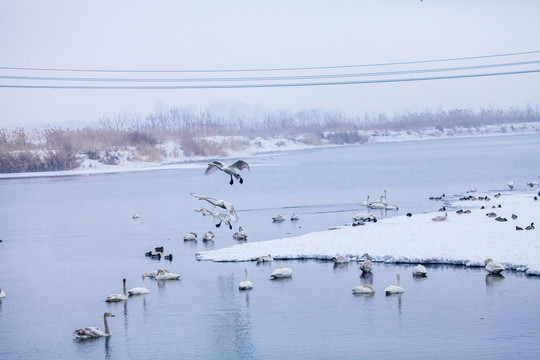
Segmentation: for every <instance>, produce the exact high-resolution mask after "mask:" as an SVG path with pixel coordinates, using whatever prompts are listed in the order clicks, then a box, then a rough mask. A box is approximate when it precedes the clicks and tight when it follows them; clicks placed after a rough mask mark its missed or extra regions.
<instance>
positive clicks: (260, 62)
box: [0, 0, 540, 128]
mask: <svg viewBox="0 0 540 360" xmlns="http://www.w3.org/2000/svg"><path fill="white" fill-rule="evenodd" d="M539 18H540V2H538V1H535V0H531V1H527V0H524V1H510V0H508V1H503V0H491V1H487V0H486V1H477V0H454V1H444V0H424V1H420V0H417V1H415V0H401V1H379V0H377V1H376V0H360V1H285V0H274V1H267V0H261V1H242V0H231V1H182V0H177V1H169V0H167V1H165V0H156V1H139V0H130V1H101V0H96V1H68V0H66V1H58V0H52V1H42V0H18V1H8V0H0V128H14V127H24V128H40V127H51V126H67V127H70V126H71V127H73V126H77V125H80V124H92V123H97V122H98V121H99V119H100V118H104V117H105V118H106V117H109V118H112V117H115V116H118V115H122V116H124V115H127V116H136V115H139V116H143V117H145V116H147V115H148V114H150V113H152V112H155V111H168V110H169V109H172V108H176V107H190V108H191V109H205V108H211V109H215V110H216V111H244V112H251V113H256V114H262V113H264V112H265V111H279V110H283V109H285V110H289V111H297V110H302V109H318V110H323V111H331V112H341V113H344V114H347V115H353V116H354V115H358V116H363V115H364V114H379V113H384V114H388V115H390V116H392V115H393V114H400V113H403V112H423V111H439V110H448V109H454V108H468V109H473V110H478V109H480V108H498V109H508V108H510V107H519V108H525V107H527V106H532V107H536V106H538V105H540V86H539V84H540V73H539V72H532V73H524V74H512V75H505V76H503V75H498V76H489V77H488V76H482V77H467V78H454V79H438V80H429V81H400V82H378V83H356V84H336V85H324V86H275V87H248V88H227V87H226V88H203V89H201V88H190V89H181V88H180V89H179V88H176V89H152V88H145V89H118V88H117V89H110V88H109V89H103V88H102V89H95V88H94V89H74V88H63V89H62V88H28V87H27V86H36V85H37V86H43V85H45V86H51V87H57V86H74V85H75V86H88V87H96V86H100V87H110V86H116V87H118V86H124V87H125V86H127V87H130V86H143V87H163V86H185V85H195V86H201V85H205V86H208V85H210V86H215V85H218V86H223V85H226V86H230V85H231V84H233V85H239V84H241V85H245V84H252V85H253V84H256V85H258V86H259V85H268V84H273V85H279V84H281V85H283V84H287V85H290V84H296V85H298V84H300V83H306V82H308V83H323V82H347V81H349V82H350V81H353V82H354V81H357V82H358V81H360V82H362V81H367V80H369V81H372V80H385V81H387V80H389V79H393V80H395V79H410V78H419V77H439V76H455V75H464V74H467V75H471V74H485V73H500V72H515V71H523V70H540V64H539V63H529V64H518V65H512V66H509V65H508V64H509V63H515V62H531V61H533V62H534V61H540V52H537V53H530V54H522V55H513V56H502V57H501V56H499V57H489V58H479V59H469V60H453V61H443V62H423V63H415V64H396V65H378V66H356V67H341V68H339V67H338V66H350V65H367V64H368V65H373V64H387V63H403V62H418V61H426V60H435V59H455V58H463V57H479V56H486V55H500V54H510V53H521V52H531V51H540V21H538V19H539ZM493 64H504V66H498V67H490V68H474V69H468V70H454V71H444V72H440V71H437V72H435V71H434V72H429V73H415V72H411V71H413V70H428V69H443V68H446V69H448V68H455V67H464V66H484V65H493ZM314 67H323V68H322V69H298V68H314ZM14 68H25V69H14ZM28 68H32V69H64V70H76V69H77V70H115V72H111V71H109V72H97V71H93V72H89V71H52V70H29V69H28ZM285 68H286V69H289V70H279V71H277V70H273V71H269V70H264V71H253V70H255V69H285ZM291 68H293V69H291ZM118 70H122V71H124V72H116V71H118ZM126 70H129V71H126ZM149 70H151V71H154V72H142V71H149ZM172 70H174V71H176V72H163V71H172ZM194 70H198V71H199V70H251V71H221V72H215V71H214V72H208V71H206V72H193V71H194ZM156 71H160V72H156ZM186 71H191V72H186ZM380 72H401V74H394V75H381V74H380ZM407 72H409V73H407ZM366 73H379V74H375V75H369V76H368V75H366ZM344 74H348V75H347V76H344ZM350 74H356V75H355V76H351V75H350ZM329 75H331V76H333V77H332V78H324V77H321V76H329ZM29 76H30V77H49V78H50V77H55V78H58V77H60V78H62V79H61V80H52V79H47V80H43V79H40V80H38V79H27V78H26V79H25V78H24V77H29ZM290 76H318V78H317V77H316V78H313V79H284V77H290ZM9 77H16V78H9ZM231 77H233V78H242V80H238V81H234V82H233V81H230V80H227V81H223V80H220V81H216V80H212V81H210V80H208V78H221V79H223V78H231ZM253 77H257V79H253ZM261 77H280V79H278V80H261V79H260V78H261ZM73 78H78V79H79V80H78V81H73ZM81 78H100V79H103V80H101V81H95V80H94V81H82V80H80V79H81ZM143 78H144V79H154V81H146V82H140V79H143ZM193 78H198V79H201V78H203V79H205V80H202V81H201V80H197V81H194V80H191V81H189V82H188V81H186V79H193ZM111 79H115V80H114V81H113V80H111ZM118 79H121V80H122V81H118ZM156 79H159V80H160V81H159V82H158V81H155V80H156ZM171 79H177V80H175V81H171ZM178 79H180V80H178ZM21 85H22V86H23V87H9V86H21Z"/></svg>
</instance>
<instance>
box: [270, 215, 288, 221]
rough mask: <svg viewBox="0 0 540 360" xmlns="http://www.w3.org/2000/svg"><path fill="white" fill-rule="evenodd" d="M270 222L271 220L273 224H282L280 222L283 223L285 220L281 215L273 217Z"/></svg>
mask: <svg viewBox="0 0 540 360" xmlns="http://www.w3.org/2000/svg"><path fill="white" fill-rule="evenodd" d="M272 220H273V221H274V222H282V221H285V218H284V217H283V216H281V215H276V216H274V217H273V218H272Z"/></svg>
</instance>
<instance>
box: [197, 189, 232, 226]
mask: <svg viewBox="0 0 540 360" xmlns="http://www.w3.org/2000/svg"><path fill="white" fill-rule="evenodd" d="M190 194H191V195H192V196H194V197H196V198H198V199H199V200H206V201H208V202H209V203H210V204H212V205H214V207H215V206H217V207H220V208H222V209H225V210H227V213H228V214H229V217H230V218H231V221H237V220H238V216H237V215H236V211H235V210H234V206H232V204H231V203H230V202H228V201H225V200H222V199H218V198H215V197H211V196H206V195H200V194H194V193H190Z"/></svg>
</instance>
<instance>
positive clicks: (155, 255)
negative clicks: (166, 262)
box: [150, 253, 161, 260]
mask: <svg viewBox="0 0 540 360" xmlns="http://www.w3.org/2000/svg"><path fill="white" fill-rule="evenodd" d="M150 257H151V258H152V259H158V260H160V259H161V254H160V253H157V254H152V255H150Z"/></svg>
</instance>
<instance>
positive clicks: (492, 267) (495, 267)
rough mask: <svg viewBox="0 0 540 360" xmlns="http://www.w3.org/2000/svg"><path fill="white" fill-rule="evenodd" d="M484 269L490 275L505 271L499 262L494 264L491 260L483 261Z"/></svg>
mask: <svg viewBox="0 0 540 360" xmlns="http://www.w3.org/2000/svg"><path fill="white" fill-rule="evenodd" d="M484 265H485V269H486V271H487V272H489V273H490V274H500V273H501V272H503V271H504V270H505V268H504V266H503V265H502V264H501V263H500V262H495V261H493V259H491V258H488V259H486V261H484Z"/></svg>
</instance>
